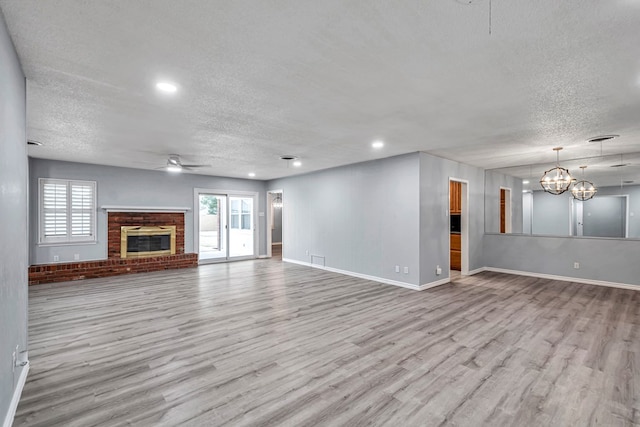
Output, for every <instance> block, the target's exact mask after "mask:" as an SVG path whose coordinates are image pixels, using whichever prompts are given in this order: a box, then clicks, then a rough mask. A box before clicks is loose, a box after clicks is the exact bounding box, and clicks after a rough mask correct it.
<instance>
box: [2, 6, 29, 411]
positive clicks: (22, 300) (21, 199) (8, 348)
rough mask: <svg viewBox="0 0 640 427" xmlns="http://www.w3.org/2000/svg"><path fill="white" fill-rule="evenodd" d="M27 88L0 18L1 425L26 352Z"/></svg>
mask: <svg viewBox="0 0 640 427" xmlns="http://www.w3.org/2000/svg"><path fill="white" fill-rule="evenodd" d="M25 96H26V85H25V78H24V74H23V73H22V69H21V67H20V63H19V61H18V57H17V55H16V52H15V49H14V48H13V44H12V42H11V39H10V38H9V35H8V33H7V29H6V26H5V23H4V19H3V17H2V14H1V13H0V236H2V237H1V238H2V244H0V423H2V422H4V420H5V417H6V415H7V413H8V408H9V405H10V403H11V399H12V397H13V394H14V392H15V389H16V384H17V380H18V378H19V375H20V373H21V369H23V368H16V369H15V371H14V370H13V352H14V351H15V349H16V346H18V347H19V351H23V350H26V348H27V266H28V263H27V253H28V249H27V183H28V169H27V145H26V130H25V129H26V104H25Z"/></svg>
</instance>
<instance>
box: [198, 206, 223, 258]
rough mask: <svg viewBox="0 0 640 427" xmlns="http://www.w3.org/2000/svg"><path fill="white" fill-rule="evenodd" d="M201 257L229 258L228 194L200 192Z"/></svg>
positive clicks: (199, 231)
mask: <svg viewBox="0 0 640 427" xmlns="http://www.w3.org/2000/svg"><path fill="white" fill-rule="evenodd" d="M199 198H200V217H199V220H200V221H199V230H198V233H199V236H198V237H199V242H200V244H199V246H200V247H199V251H198V252H199V258H200V259H205V260H206V259H217V258H227V247H228V245H227V196H225V195H218V194H200V195H199Z"/></svg>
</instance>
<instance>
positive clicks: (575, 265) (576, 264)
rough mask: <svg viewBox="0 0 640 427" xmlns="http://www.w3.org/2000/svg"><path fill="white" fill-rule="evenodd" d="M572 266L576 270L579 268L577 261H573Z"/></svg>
mask: <svg viewBox="0 0 640 427" xmlns="http://www.w3.org/2000/svg"><path fill="white" fill-rule="evenodd" d="M573 268H575V269H576V270H577V269H579V268H580V263H579V262H577V261H576V262H574V263H573Z"/></svg>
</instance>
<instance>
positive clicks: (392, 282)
mask: <svg viewBox="0 0 640 427" xmlns="http://www.w3.org/2000/svg"><path fill="white" fill-rule="evenodd" d="M282 261H284V262H289V263H291V264H298V265H304V266H306V267H313V268H318V269H320V270H326V271H331V272H332V273H338V274H344V275H346V276H353V277H358V278H360V279H365V280H371V281H374V282H379V283H385V284H387V285H393V286H400V287H401V288H406V289H411V290H414V291H423V290H425V289H429V288H433V287H435V286H440V285H444V284H445V283H449V278H448V277H447V278H445V279H442V280H438V281H436V282H431V283H425V284H423V285H414V284H412V283H407V282H400V281H398V280H391V279H385V278H383V277H377V276H370V275H368V274H361V273H355V272H353V271H348V270H340V269H338V268H333V267H326V266H324V265H319V264H311V263H310V262H305V261H298V260H295V259H289V258H283V259H282Z"/></svg>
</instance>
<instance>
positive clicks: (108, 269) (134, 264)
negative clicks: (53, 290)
mask: <svg viewBox="0 0 640 427" xmlns="http://www.w3.org/2000/svg"><path fill="white" fill-rule="evenodd" d="M197 266H198V254H178V255H163V256H157V257H149V258H125V259H121V258H118V259H113V258H112V259H103V260H99V261H83V262H69V263H61V264H46V265H32V266H31V267H29V284H30V285H37V284H40V283H53V282H66V281H69V280H82V279H95V278H96V277H109V276H117V275H120V274H131V273H144V272H149V271H161V270H170V269H174V268H190V267H197Z"/></svg>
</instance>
